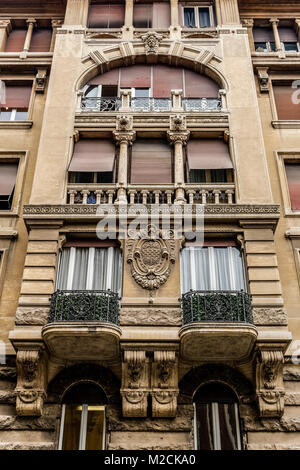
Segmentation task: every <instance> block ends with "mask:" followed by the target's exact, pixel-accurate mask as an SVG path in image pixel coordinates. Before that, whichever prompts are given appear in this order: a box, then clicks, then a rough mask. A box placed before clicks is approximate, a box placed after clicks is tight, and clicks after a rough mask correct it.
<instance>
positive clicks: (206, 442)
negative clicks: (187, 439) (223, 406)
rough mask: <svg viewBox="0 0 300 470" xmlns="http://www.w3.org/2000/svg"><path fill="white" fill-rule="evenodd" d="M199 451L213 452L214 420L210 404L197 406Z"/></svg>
mask: <svg viewBox="0 0 300 470" xmlns="http://www.w3.org/2000/svg"><path fill="white" fill-rule="evenodd" d="M196 416H197V433H198V436H197V438H198V439H197V440H198V450H213V449H214V439H213V420H212V410H211V405H210V404H197V406H196Z"/></svg>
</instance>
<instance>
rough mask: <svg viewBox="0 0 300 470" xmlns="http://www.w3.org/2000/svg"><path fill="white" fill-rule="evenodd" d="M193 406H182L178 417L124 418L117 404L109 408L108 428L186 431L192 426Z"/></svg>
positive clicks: (111, 429)
mask: <svg viewBox="0 0 300 470" xmlns="http://www.w3.org/2000/svg"><path fill="white" fill-rule="evenodd" d="M193 412H194V411H193V406H190V405H186V406H180V407H179V408H178V410H177V415H176V418H170V419H168V418H164V419H152V418H147V419H142V420H141V419H133V418H129V419H124V418H122V417H121V410H120V408H118V407H115V406H109V407H108V408H107V418H108V429H109V430H110V431H185V432H190V431H191V428H192V419H193Z"/></svg>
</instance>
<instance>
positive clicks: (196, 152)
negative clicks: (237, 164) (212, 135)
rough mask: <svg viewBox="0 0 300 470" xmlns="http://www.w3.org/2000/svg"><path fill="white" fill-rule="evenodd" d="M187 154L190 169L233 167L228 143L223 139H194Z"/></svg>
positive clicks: (188, 147)
mask: <svg viewBox="0 0 300 470" xmlns="http://www.w3.org/2000/svg"><path fill="white" fill-rule="evenodd" d="M187 155H188V164H189V169H190V170H213V169H219V170H221V169H230V168H233V165H232V161H231V158H230V154H229V149H228V145H227V144H226V143H225V142H224V141H223V140H221V139H219V140H218V139H192V140H190V141H189V142H188V145H187Z"/></svg>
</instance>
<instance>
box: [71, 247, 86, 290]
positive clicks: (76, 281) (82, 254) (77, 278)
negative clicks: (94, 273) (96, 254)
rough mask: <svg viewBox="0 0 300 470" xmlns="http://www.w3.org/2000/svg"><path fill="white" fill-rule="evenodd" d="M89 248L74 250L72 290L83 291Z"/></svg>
mask: <svg viewBox="0 0 300 470" xmlns="http://www.w3.org/2000/svg"><path fill="white" fill-rule="evenodd" d="M88 256H89V248H76V257H75V267H74V276H73V285H72V289H75V290H85V289H86V280H87V268H88Z"/></svg>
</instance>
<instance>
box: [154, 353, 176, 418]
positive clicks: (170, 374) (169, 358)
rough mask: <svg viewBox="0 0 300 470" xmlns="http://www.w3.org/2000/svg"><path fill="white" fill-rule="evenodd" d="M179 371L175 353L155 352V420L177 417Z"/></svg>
mask: <svg viewBox="0 0 300 470" xmlns="http://www.w3.org/2000/svg"><path fill="white" fill-rule="evenodd" d="M177 370H178V367H177V359H176V353H175V351H154V360H153V364H152V374H151V375H152V376H151V389H152V390H151V396H152V417H153V418H173V417H175V416H176V411H177V395H178V388H177V384H178V373H177Z"/></svg>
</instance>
